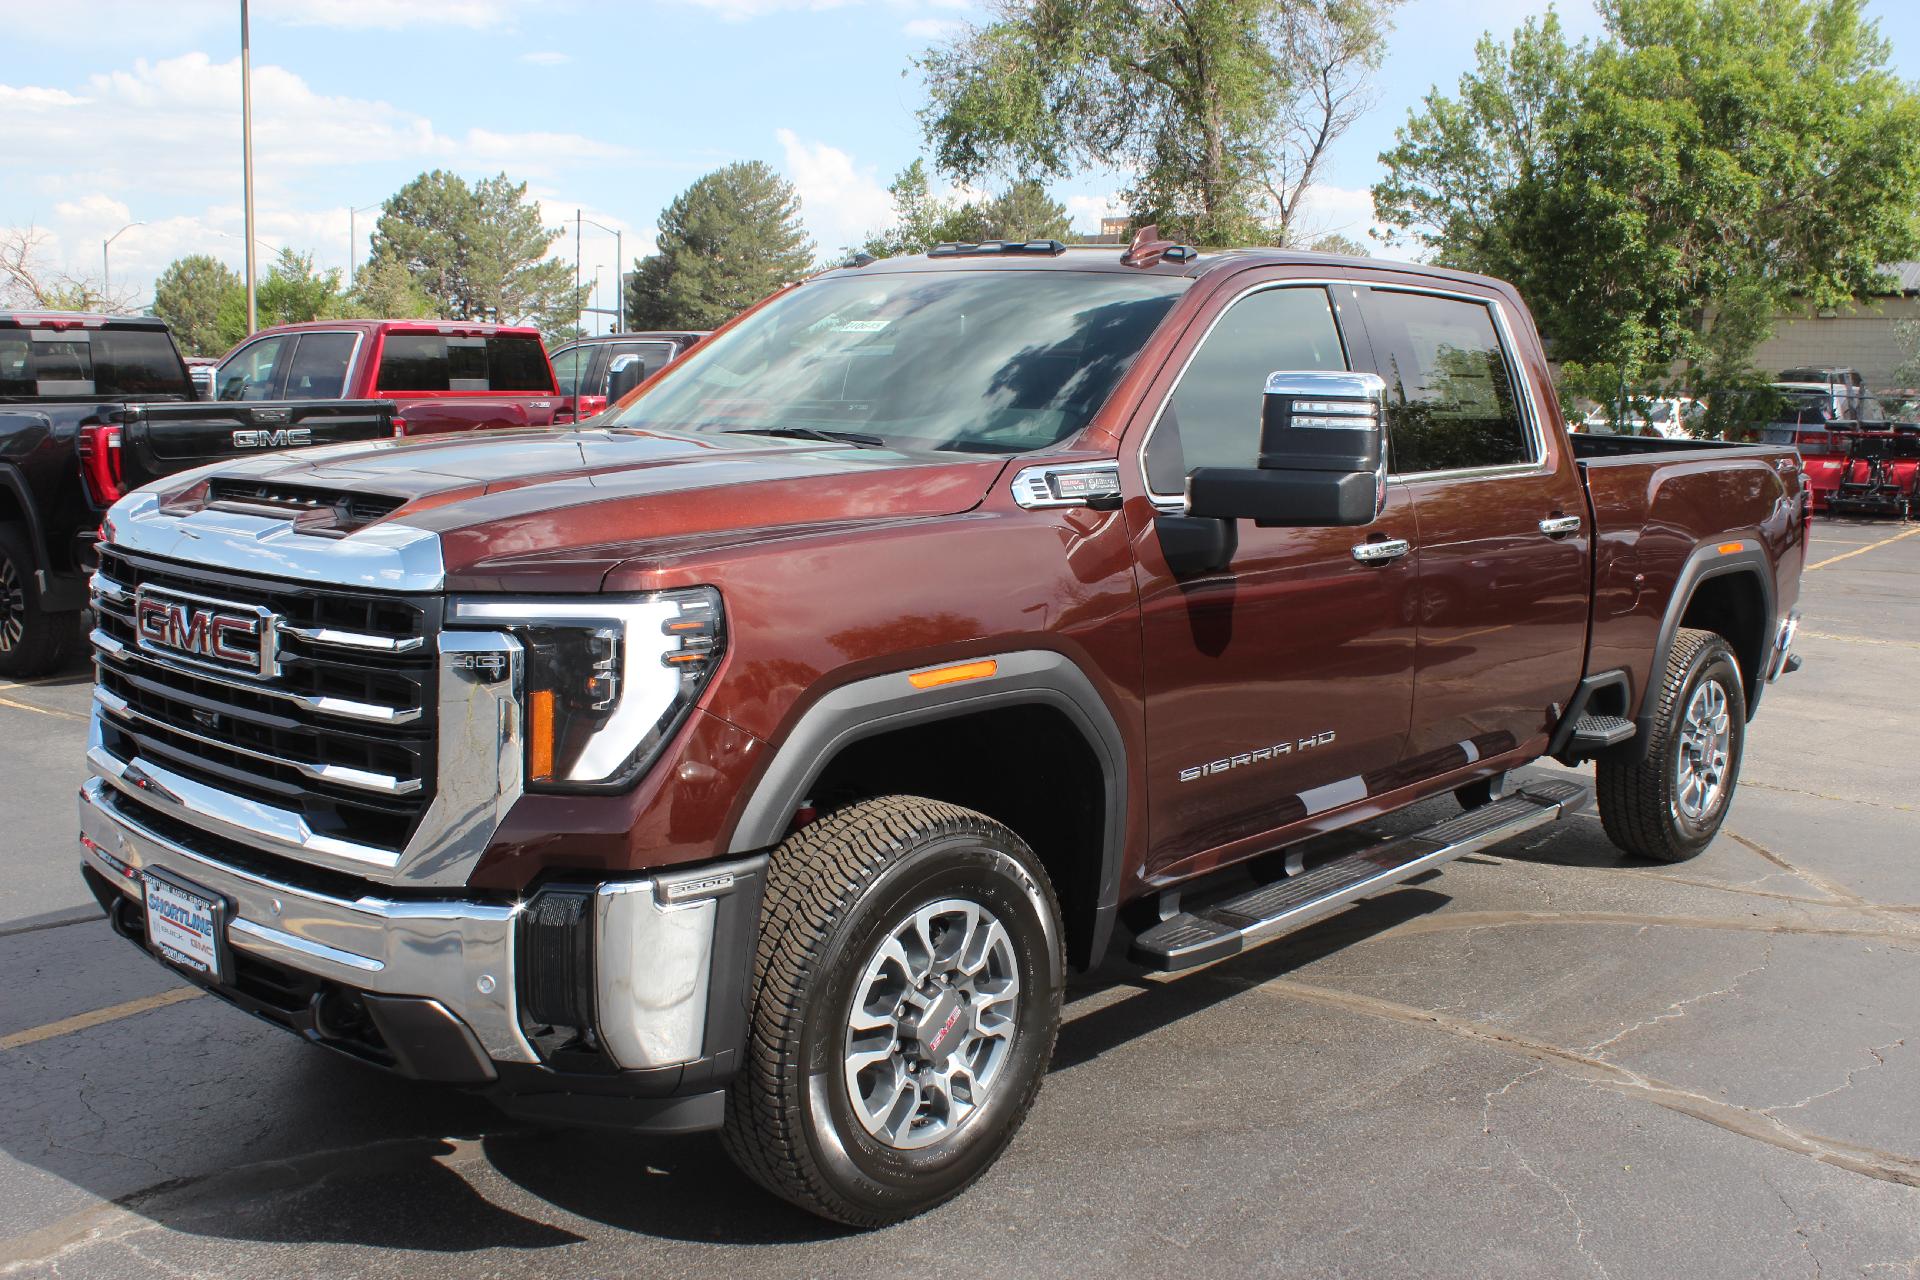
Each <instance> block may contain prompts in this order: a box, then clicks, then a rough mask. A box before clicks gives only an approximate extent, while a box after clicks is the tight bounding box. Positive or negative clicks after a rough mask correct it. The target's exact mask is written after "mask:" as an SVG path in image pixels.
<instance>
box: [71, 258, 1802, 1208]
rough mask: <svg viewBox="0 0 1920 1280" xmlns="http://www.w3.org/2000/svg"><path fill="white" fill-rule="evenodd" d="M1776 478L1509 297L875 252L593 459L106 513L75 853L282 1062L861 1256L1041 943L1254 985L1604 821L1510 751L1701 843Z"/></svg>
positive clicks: (1014, 1086) (929, 1199)
mask: <svg viewBox="0 0 1920 1280" xmlns="http://www.w3.org/2000/svg"><path fill="white" fill-rule="evenodd" d="M249 494H251V495H253V497H252V498H249V497H248V496H247V495H249ZM216 495H227V496H225V497H222V498H221V500H219V501H217V502H216V501H214V500H213V499H214V498H215V496H216ZM1801 497H1802V495H1801V477H1800V473H1799V469H1798V463H1797V460H1796V458H1795V455H1794V453H1793V451H1792V450H1791V449H1781V448H1770V447H1759V446H1755V447H1744V446H1728V445H1721V444H1717V443H1713V442H1706V441H1678V440H1658V439H1635V438H1620V437H1577V436H1576V437H1570V436H1569V435H1568V434H1567V432H1566V429H1565V425H1564V423H1563V422H1562V421H1561V416H1560V412H1559V409H1558V406H1557V402H1556V399H1555V396H1554V393H1553V388H1552V385H1551V383H1550V380H1549V376H1548V370H1547V366H1546V362H1545V359H1544V357H1543V355H1542V351H1541V346H1540V341H1539V338H1538V336H1537V335H1536V334H1535V332H1534V329H1533V326H1532V323H1531V321H1530V319H1529V317H1528V314H1527V311H1526V309H1525V308H1524V307H1523V306H1522V304H1521V302H1520V299H1519V298H1518V297H1517V296H1516V294H1515V293H1514V291H1513V290H1512V289H1511V288H1510V287H1509V286H1507V285H1505V284H1502V283H1500V282H1498V281H1494V280H1488V279H1484V278H1480V277H1476V276H1468V275H1460V274H1456V273H1452V272H1447V271H1443V270H1439V269H1436V268H1430V267H1423V266H1402V265H1394V264H1389V263H1382V262H1376V261H1366V260H1355V259H1341V258H1329V257H1322V256H1315V255H1311V254H1299V253H1290V252H1280V251H1258V252H1223V253H1206V254H1197V253H1195V252H1194V251H1193V250H1191V249H1188V248H1186V247H1184V246H1179V245H1173V244H1168V243H1165V242H1162V241H1157V240H1152V239H1151V238H1150V237H1143V238H1142V239H1141V240H1137V241H1136V243H1135V245H1134V246H1132V247H1131V248H1129V249H1128V250H1127V251H1126V252H1125V253H1124V254H1123V253H1121V252H1119V251H1118V250H1117V249H1114V248H1108V247H1088V248H1072V249H1069V248H1066V247H1064V246H1061V245H1058V244H1055V243H1053V242H1051V241H1041V242H1032V243H1025V244H1012V243H990V244H981V245H954V246H943V247H941V248H939V249H936V250H934V251H933V252H931V253H929V254H927V255H925V256H922V257H914V258H904V259H896V260H888V261H883V262H860V263H859V264H858V265H855V264H849V265H848V266H847V267H846V268H843V269H838V270H833V271H829V272H825V273H823V274H821V275H819V276H816V277H814V278H812V279H809V280H807V281H805V282H803V283H800V284H798V285H796V286H792V287H789V288H786V289H783V290H781V291H780V292H778V293H776V294H775V295H774V296H773V297H771V298H770V299H768V300H767V301H765V302H764V303H762V304H760V305H759V306H757V307H756V308H754V309H752V310H750V311H748V312H746V313H744V314H743V315H742V316H740V317H738V318H737V319H736V320H734V321H733V322H731V323H730V324H729V325H728V326H727V327H726V328H724V329H722V330H721V331H719V332H717V333H716V334H715V335H714V336H713V337H711V338H709V339H708V340H706V341H705V342H703V343H701V344H700V345H699V346H698V347H696V348H694V350H693V351H691V352H690V353H688V355H687V356H686V357H684V358H683V359H682V360H679V361H677V362H675V363H674V364H672V365H669V366H668V367H667V368H666V369H665V371H663V372H662V373H660V374H657V375H656V376H655V377H654V378H653V379H652V380H651V381H650V382H649V383H647V384H646V385H645V386H643V387H641V388H640V389H639V390H638V391H636V392H635V393H634V394H632V395H631V396H629V397H628V398H627V399H625V400H624V401H623V402H622V403H621V404H620V405H618V406H616V407H615V408H614V409H612V410H610V411H609V413H608V415H606V416H605V417H603V418H601V419H600V420H599V421H598V422H597V423H596V424H595V426H594V427H592V428H583V429H575V430H564V431H550V432H543V433H505V434H497V433H495V434H488V435H485V436H466V437H461V438H457V439H442V440H435V441H429V442H405V441H388V442H383V443H380V444H373V445H366V446H339V447H332V448H328V449H324V450H319V451H313V452H307V453H300V454H287V455H282V456H277V457H266V458H258V459H253V460H249V461H244V462H238V463H235V464H232V465H230V466H226V467H222V468H214V469H212V470H210V471H202V472H198V473H195V474H194V475H192V476H188V477H182V478H179V479H176V480H173V481H163V482H160V483H158V484H155V485H151V486H149V487H148V488H146V489H144V490H142V491H140V492H138V493H136V494H133V495H131V496H130V497H128V498H127V499H125V500H124V501H122V502H121V503H119V504H118V505H117V506H115V507H114V509H113V510H112V512H111V513H110V516H109V519H108V521H107V524H106V526H105V528H104V530H103V542H102V545H101V547H100V569H99V572H98V574H97V576H96V577H95V579H94V583H93V589H94V601H95V606H96V608H97V610H98V618H99V629H98V630H97V631H96V632H95V633H94V636H93V642H94V645H95V653H96V657H97V659H98V667H99V686H98V690H97V693H96V695H95V696H96V703H97V705H96V708H95V711H94V715H93V721H92V732H91V746H90V750H89V762H90V771H91V775H92V776H91V777H90V778H89V780H88V781H87V782H86V784H85V786H84V788H83V790H82V792H81V796H80V823H81V831H82V836H81V845H82V857H83V862H84V869H85V875H86V878H87V880H88V882H89V883H90V884H91V885H92V887H93V889H94V891H95V893H96V894H97V895H98V896H99V898H100V901H101V903H102V904H103V905H104V906H105V907H106V909H107V910H108V912H109V915H110V917H111V920H112V922H113V925H114V927H115V928H116V929H117V930H119V931H120V932H121V933H123V934H124V935H125V936H127V937H128V938H130V939H133V940H135V941H138V942H140V943H142V944H143V945H145V946H146V947H148V948H150V949H151V950H152V951H153V953H154V954H155V955H156V956H158V957H159V958H161V959H162V960H164V961H165V962H167V963H169V964H172V965H174V966H175V967H177V968H178V969H179V970H180V971H181V972H183V973H185V974H187V975H188V976H189V977H190V978H192V980H194V981H195V982H198V983H200V984H201V985H202V986H204V987H206V988H207V989H209V990H211V991H213V992H215V993H217V994H219V995H221V996H223V997H224V998H226V999H227V1000H229V1001H231V1002H232V1003H234V1004H236V1005H238V1006H239V1007H241V1008H242V1009H245V1010H248V1011H251V1012H253V1013H255V1014H258V1015H259V1016H261V1017H263V1018H266V1019H268V1020H269V1021H272V1022H274V1023H277V1024H279V1025H281V1026H283V1027H286V1028H289V1029H291V1030H293V1031H295V1032H297V1033H299V1034H301V1035H303V1036H305V1037H306V1038H307V1039H309V1040H312V1041H315V1042H317V1043H320V1044H324V1045H327V1046H330V1047H332V1048H335V1049H338V1050H340V1051H343V1052H345V1053H348V1054H351V1055H353V1056H355V1057H357V1058H360V1059H362V1060H365V1061H368V1062H372V1063H376V1064H379V1065H382V1066H385V1067H388V1068H390V1069H393V1070H396V1071H399V1072H402V1073H405V1074H408V1075H412V1076H415V1077H420V1078H427V1079H435V1080H442V1081H448V1082H453V1083H457V1084H461V1085H466V1086H470V1087H473V1088H477V1089H483V1090H486V1091H488V1092H489V1093H490V1094H491V1095H493V1096H494V1097H495V1098H497V1099H498V1100H499V1102H500V1103H501V1104H502V1105H503V1106H505V1107H507V1108H508V1109H510V1110H512V1111H514V1112H515V1113H517V1114H520V1115H527V1116H535V1117H542V1118H548V1119H552V1120H555V1121H564V1122H584V1123H596V1124H609V1125H619V1126H624V1127H627V1128H630V1129H634V1130H640V1131H651V1132H656V1133H659V1132H685V1131H690V1130H701V1129H719V1130H721V1131H722V1133H723V1136H724V1141H725V1142H726V1145H727V1146H728V1148H729V1150H730V1151H731V1152H732V1153H733V1155H734V1156H735V1158H736V1159H737V1160H738V1161H739V1163H740V1164H741V1166H742V1167H743V1168H744V1169H746V1170H747V1172H748V1173H749V1174H751V1175H752V1176H753V1177H754V1178H756V1179H757V1180H759V1181H760V1182H761V1183H763V1184H764V1185H765V1186H767V1187H768V1188H770V1189H771V1190H773V1191H774V1192H776V1193H778V1194H780V1195H782V1196H785V1197H787V1198H788V1199H790V1200H792V1201H794V1202H795V1203H797V1204H800V1205H803V1206H805V1207H806V1208H808V1209H810V1210H812V1211H814V1212H816V1213H819V1214H822V1215H824V1216H826V1217H829V1218H833V1219H837V1220H839V1221H842V1222H846V1223H852V1224H860V1225H875V1224H879V1223H884V1222H888V1221H893V1220H897V1219H899V1218H902V1217H906V1216H908V1215H911V1214H914V1213H917V1212H920V1211H922V1210H924V1209H926V1208H928V1207H929V1206H931V1205H934V1204H938V1203H940V1202H941V1201H943V1200H945V1199H947V1198H949V1197H951V1196H953V1195H955V1194H957V1193H958V1192H959V1191H960V1190H961V1189H962V1188H963V1187H965V1186H966V1185H967V1184H968V1183H970V1182H971V1181H972V1180H973V1179H974V1178H976V1177H978V1176H979V1175H980V1173H981V1172H982V1171H983V1170H984V1169H985V1168H986V1167H987V1166H988V1165H990V1164H991V1163H992V1162H993V1161H994V1159H995V1158H996V1157H997V1156H998V1155H999V1153H1000V1152H1001V1150H1002V1149H1003V1148H1004V1147H1005V1145H1006V1143H1007V1142H1008V1140H1009V1138H1010V1137H1011V1136H1012V1134H1013V1133H1014V1131H1015V1130H1016V1128H1017V1127H1018V1125H1019V1124H1020V1122H1021V1119H1022V1118H1023V1116H1024V1115H1025V1113H1026V1112H1027V1110H1028V1108H1029V1107H1030V1105H1031V1104H1032V1102H1033V1100H1034V1097H1035V1094H1036V1092H1037V1090H1038V1089H1039V1086H1040V1081H1041V1078H1042V1076H1043V1075H1044V1073H1045V1071H1046V1068H1047V1063H1048V1058H1049V1056H1050V1054H1051V1052H1052V1048H1053V1042H1054V1034H1055V1030H1056V1027H1057V1025H1058V1022H1059V1017H1060V1003H1061V990H1062V984H1063V980H1064V976H1065V974H1066V972H1067V971H1068V969H1069V968H1072V969H1078V970H1086V969H1089V968H1091V967H1093V966H1094V965H1095V964H1097V963H1099V962H1100V961H1101V960H1102V959H1103V958H1105V957H1108V956H1109V955H1110V954H1112V953H1116V952H1125V953H1126V954H1127V955H1129V956H1130V957H1131V959H1132V961H1133V962H1135V963H1137V964H1140V965H1144V966H1147V967H1149V968H1155V969H1161V970H1178V969H1182V968H1186V967H1188V966H1191V965H1195V964H1200V963H1204V962H1207V961H1211V960H1215V959H1218V958H1220V957H1223V956H1229V955H1232V954H1234V953H1235V952H1237V951H1239V950H1240V949H1241V948H1242V947H1244V946H1248V945H1251V944H1253V943H1255V942H1258V941H1261V940H1264V939H1266V938H1269V937H1272V936H1275V935H1278V934H1281V933H1284V932H1286V931H1287V930H1290V929H1293V928H1296V927H1298V926H1300V925H1302V924H1304V923H1306V922H1308V921H1311V920H1314V919H1316V918H1319V917H1323V916H1325V915H1328V914H1330V913H1332V912H1334V911H1336V910H1338V909H1340V908H1342V907H1344V906H1346V905H1347V904H1349V903H1351V902H1353V901H1355V900H1357V899H1359V898H1363V897H1366V896H1368V895H1372V894H1375V893H1379V892H1381V891H1383V890H1386V889H1388V888H1389V887H1390V886H1392V885H1394V884H1397V883H1399V882H1401V881H1404V880H1406V879H1408V878H1410V877H1413V876H1415V875H1418V874H1420V873H1422V872H1425V871H1427V870H1429V869H1431V868H1433V867H1435V866H1438V865H1439V864H1441V863H1443V862H1445V861H1447V860H1448V859H1450V858H1453V857H1456V856H1458V855H1460V854H1462V853H1465V852H1467V851H1469V850H1472V849H1476V848H1480V847H1483V846H1486V845H1488V844H1490V843H1492V842H1494V841H1498V840H1502V839H1505V838H1507V837H1510V836H1513V835H1515V834H1517V833H1519V832H1522V831H1526V830H1529V829H1531V828H1534V827H1537V826H1539V825H1540V824H1543V823H1546V822H1550V821H1553V820H1554V819H1556V818H1558V817H1559V816H1560V815H1561V814H1563V813H1565V812H1567V811H1568V810H1570V809H1572V808H1574V807H1576V806H1578V805H1580V804H1582V803H1583V802H1584V801H1585V800H1586V798H1587V789H1586V788H1585V787H1583V786H1581V785H1579V784H1577V783H1573V782H1569V781H1563V780H1559V779H1554V778H1542V777H1539V776H1537V775H1536V776H1533V777H1530V778H1529V779H1527V780H1525V781H1524V782H1521V781H1517V780H1510V777H1509V775H1510V771H1512V770H1514V769H1516V768H1517V767H1518V766H1521V765H1525V764H1527V763H1528V762H1530V761H1533V760H1537V759H1540V758H1542V757H1554V758H1557V759H1559V760H1561V761H1564V762H1569V763H1570V762H1575V761H1580V760H1592V761H1594V762H1596V771H1597V786H1598V792H1599V807H1600V813H1601V816H1602V818H1603V819H1604V820H1605V824H1606V831H1607V833H1608V834H1609V835H1610V836H1611V837H1612V838H1613V840H1614V841H1615V842H1616V843H1617V844H1619V845H1620V846H1621V847H1622V848H1623V849H1625V850H1627V851H1629V852H1631V853H1634V854H1638V855H1643V856H1646V857H1651V858H1656V859H1662V860H1668V861H1675V860H1679V859H1683V858H1687V857H1690V856H1692V855H1693V854H1695V853H1697V852H1698V851H1699V850H1700V849H1701V848H1702V847H1703V846H1705V845H1706V844H1707V842H1708V841H1710V840H1711V839H1712V838H1713V836H1714V833H1715V831H1716V830H1717V829H1718V827H1719V825H1720V822H1721V820H1722V818H1723V816H1724V815H1725V814H1726V812H1727V806H1728V804H1729V803H1730V801H1731V798H1732V795H1733V789H1734V786H1735V782H1736V779H1737V777H1738V773H1739V767H1740V756H1741V745H1742V741H1743V737H1744V734H1745V732H1746V726H1747V724H1748V722H1749V720H1750V719H1751V718H1752V716H1753V714H1754V711H1755V709H1756V707H1757V705H1758V703H1759V701H1760V697H1761V694H1762V692H1763V691H1764V689H1765V688H1766V685H1767V683H1768V682H1769V681H1770V680H1772V679H1773V678H1774V677H1775V676H1776V675H1777V674H1779V673H1780V672H1782V671H1783V670H1788V669H1791V667H1792V666H1793V665H1795V664H1796V661H1797V660H1796V659H1795V657H1794V655H1793V654H1792V652H1791V642H1792V637H1793V631H1794V623H1795V619H1796V616H1797V615H1796V613H1795V611H1794V608H1793V606H1794V603H1795V599H1796V597H1797V594H1798V586H1799V575H1800V569H1801V566H1802V562H1803V560H1804V558H1805V539H1804V535H1805V530H1804V525H1803V515H1802V501H1801ZM249 501H253V502H257V503H258V507H257V509H254V510H249V509H247V503H248V502H249ZM291 504H307V505H306V506H305V507H304V510H306V511H308V512H310V513H314V514H310V515H304V516H291V517H290V516H289V508H290V505H291ZM1448 792H1453V793H1455V794H1457V795H1458V796H1459V798H1460V802H1461V804H1462V806H1463V808H1464V809H1465V812H1463V813H1462V814H1460V815H1459V816H1457V817H1454V818H1451V819H1450V820H1448V821H1445V822H1442V823H1440V824H1439V825H1437V826H1434V827H1431V828H1429V829H1426V830H1424V831H1421V832H1419V833H1417V834H1415V835H1412V836H1402V837H1400V838H1396V839H1386V838H1380V839H1375V840H1373V841H1371V842H1364V841H1356V840H1355V839H1354V838H1353V835H1354V833H1349V834H1348V835H1347V836H1344V837H1342V838H1341V839H1340V840H1337V841H1331V842H1329V841H1314V840H1310V837H1315V836H1318V835H1322V834H1324V833H1328V832H1333V831H1336V830H1339V829H1342V828H1351V827H1354V826H1355V825H1356V824H1360V823H1363V822H1365V821H1367V820H1369V819H1373V818H1376V817H1378V816H1380V815H1382V814H1385V813H1387V812H1389V811H1392V810H1396V809H1400V808H1403V807H1405V806H1407V805H1410V804H1412V803H1414V802H1416V801H1419V800H1423V799H1425V798H1428V797H1431V796H1435V795H1440V794H1444V793H1448ZM1356 843H1357V844H1358V849H1357V851H1355V846H1356ZM1329 844H1333V845H1338V846H1339V848H1338V849H1332V850H1330V849H1328V848H1327V847H1326V846H1328V845H1329Z"/></svg>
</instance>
